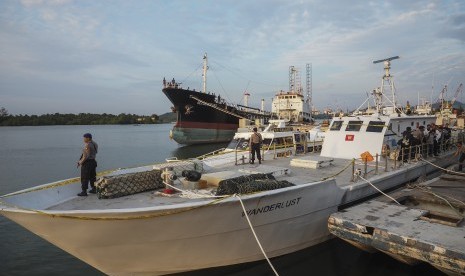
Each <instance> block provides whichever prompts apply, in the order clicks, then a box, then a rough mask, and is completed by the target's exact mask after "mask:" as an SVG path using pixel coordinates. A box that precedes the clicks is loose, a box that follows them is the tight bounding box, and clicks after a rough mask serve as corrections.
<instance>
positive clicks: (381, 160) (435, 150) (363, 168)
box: [351, 135, 465, 182]
mask: <svg viewBox="0 0 465 276" xmlns="http://www.w3.org/2000/svg"><path fill="white" fill-rule="evenodd" d="M457 142H462V143H464V142H465V141H464V139H463V136H462V135H457V136H456V137H451V138H448V139H440V141H438V142H437V143H433V144H431V143H420V144H418V145H413V146H409V147H400V148H397V149H395V150H393V151H392V152H390V151H389V150H387V151H385V152H383V153H382V154H375V156H371V155H370V154H369V153H368V154H362V157H361V158H354V159H352V179H351V181H352V182H356V181H357V179H358V176H363V178H367V176H368V175H369V174H375V175H377V174H379V173H380V170H383V171H384V172H389V171H393V170H397V169H399V168H401V167H402V166H404V165H406V164H412V163H417V162H419V161H425V160H426V161H427V160H428V159H431V158H434V157H438V156H445V155H449V154H451V153H452V152H454V151H455V150H456V149H457V146H456V144H457Z"/></svg>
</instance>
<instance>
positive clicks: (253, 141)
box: [249, 127, 262, 164]
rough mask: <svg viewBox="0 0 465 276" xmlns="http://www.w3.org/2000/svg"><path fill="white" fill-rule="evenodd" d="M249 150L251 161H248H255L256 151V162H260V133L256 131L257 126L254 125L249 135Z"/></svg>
mask: <svg viewBox="0 0 465 276" xmlns="http://www.w3.org/2000/svg"><path fill="white" fill-rule="evenodd" d="M249 144H250V151H251V152H252V159H251V160H252V162H250V163H251V164H253V163H254V161H255V153H257V159H258V163H259V164H261V163H262V156H261V155H260V148H261V144H262V135H261V134H260V133H258V132H257V128H256V127H254V128H253V133H252V135H251V136H250V143H249Z"/></svg>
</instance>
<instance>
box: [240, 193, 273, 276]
mask: <svg viewBox="0 0 465 276" xmlns="http://www.w3.org/2000/svg"><path fill="white" fill-rule="evenodd" d="M234 196H235V197H237V198H238V199H239V202H240V203H241V206H242V210H243V211H244V214H245V218H246V219H247V222H248V223H249V227H250V230H251V231H252V234H253V235H254V237H255V241H256V242H257V244H258V246H259V247H260V250H261V251H262V254H263V256H265V259H266V261H267V262H268V264H269V265H270V267H271V270H273V272H274V274H275V275H276V276H279V274H278V272H277V271H276V269H275V268H274V266H273V264H272V263H271V261H270V259H269V258H268V256H267V255H266V252H265V250H264V249H263V246H262V244H261V243H260V240H259V239H258V236H257V233H255V230H254V228H253V225H252V222H250V219H249V215H248V214H247V210H246V209H245V206H244V203H243V202H242V198H241V197H240V196H239V195H237V194H236V195H234Z"/></svg>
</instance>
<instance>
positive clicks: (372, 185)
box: [358, 175, 401, 205]
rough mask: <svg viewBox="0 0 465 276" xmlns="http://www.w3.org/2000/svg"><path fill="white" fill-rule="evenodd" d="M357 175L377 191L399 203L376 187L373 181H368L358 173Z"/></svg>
mask: <svg viewBox="0 0 465 276" xmlns="http://www.w3.org/2000/svg"><path fill="white" fill-rule="evenodd" d="M358 177H360V179H362V180H364V181H365V182H366V183H368V184H370V185H371V187H373V188H375V189H376V190H377V191H378V192H380V193H382V194H383V195H385V196H387V197H388V198H390V199H391V200H392V201H394V202H395V203H397V204H398V205H401V204H400V203H399V202H398V201H397V200H395V199H394V198H393V197H391V196H389V195H388V194H386V193H384V192H383V191H381V190H380V189H378V187H376V186H375V185H374V184H373V183H371V182H370V181H368V180H367V179H365V178H363V177H362V176H360V175H358Z"/></svg>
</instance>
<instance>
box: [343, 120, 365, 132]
mask: <svg viewBox="0 0 465 276" xmlns="http://www.w3.org/2000/svg"><path fill="white" fill-rule="evenodd" d="M362 124H363V122H362V121H349V123H348V124H347V127H346V131H360V128H362Z"/></svg>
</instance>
